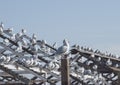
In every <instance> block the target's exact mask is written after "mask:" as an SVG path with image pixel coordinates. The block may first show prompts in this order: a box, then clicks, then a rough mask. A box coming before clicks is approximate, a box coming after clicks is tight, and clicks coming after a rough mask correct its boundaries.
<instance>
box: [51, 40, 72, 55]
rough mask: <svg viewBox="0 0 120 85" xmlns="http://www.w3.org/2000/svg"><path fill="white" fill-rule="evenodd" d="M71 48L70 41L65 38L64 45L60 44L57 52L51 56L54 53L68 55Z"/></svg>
mask: <svg viewBox="0 0 120 85" xmlns="http://www.w3.org/2000/svg"><path fill="white" fill-rule="evenodd" d="M69 49H70V45H69V42H68V40H67V39H64V40H63V45H62V46H60V47H59V48H58V49H57V51H56V53H55V54H52V55H51V56H54V55H66V54H68V53H69Z"/></svg>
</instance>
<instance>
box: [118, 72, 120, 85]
mask: <svg viewBox="0 0 120 85" xmlns="http://www.w3.org/2000/svg"><path fill="white" fill-rule="evenodd" d="M119 84H120V72H118V85H119Z"/></svg>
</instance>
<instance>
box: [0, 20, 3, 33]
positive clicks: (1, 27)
mask: <svg viewBox="0 0 120 85" xmlns="http://www.w3.org/2000/svg"><path fill="white" fill-rule="evenodd" d="M3 28H4V25H3V23H2V22H1V25H0V34H2V33H3Z"/></svg>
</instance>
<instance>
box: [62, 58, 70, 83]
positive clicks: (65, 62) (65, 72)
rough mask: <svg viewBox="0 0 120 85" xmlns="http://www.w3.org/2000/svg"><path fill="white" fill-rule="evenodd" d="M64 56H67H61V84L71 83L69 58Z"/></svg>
mask: <svg viewBox="0 0 120 85" xmlns="http://www.w3.org/2000/svg"><path fill="white" fill-rule="evenodd" d="M64 57H65V58H61V84H62V85H70V78H69V59H68V58H67V57H66V56H64Z"/></svg>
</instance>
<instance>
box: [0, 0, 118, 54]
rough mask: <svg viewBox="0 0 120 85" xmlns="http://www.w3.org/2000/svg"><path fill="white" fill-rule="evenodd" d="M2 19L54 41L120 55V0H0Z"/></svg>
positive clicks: (5, 22) (41, 37) (13, 25)
mask: <svg viewBox="0 0 120 85" xmlns="http://www.w3.org/2000/svg"><path fill="white" fill-rule="evenodd" d="M0 21H2V22H3V23H4V24H5V27H6V28H7V27H13V28H14V30H15V31H16V32H19V31H20V29H22V28H25V29H26V30H27V32H28V34H30V35H31V34H32V33H36V35H37V36H38V38H39V39H45V40H47V42H48V43H50V44H52V43H54V42H57V43H58V45H61V44H62V40H63V39H64V38H67V39H68V40H69V41H70V44H71V45H73V44H76V43H77V44H79V45H83V46H89V47H92V48H96V49H100V50H102V51H108V52H112V53H115V54H119V55H120V39H119V38H120V36H119V35H120V0H0Z"/></svg>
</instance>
